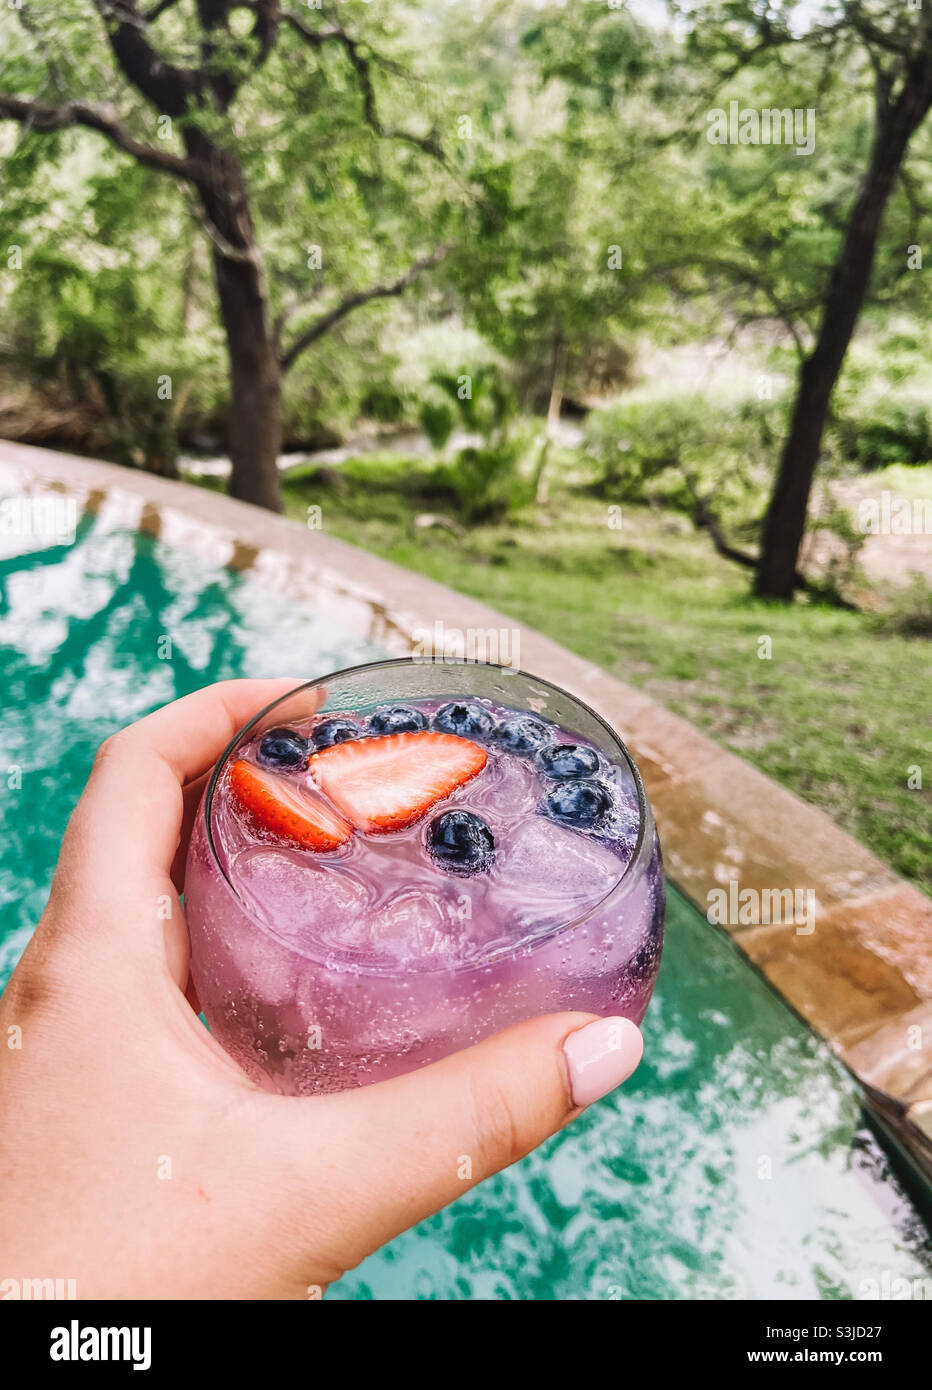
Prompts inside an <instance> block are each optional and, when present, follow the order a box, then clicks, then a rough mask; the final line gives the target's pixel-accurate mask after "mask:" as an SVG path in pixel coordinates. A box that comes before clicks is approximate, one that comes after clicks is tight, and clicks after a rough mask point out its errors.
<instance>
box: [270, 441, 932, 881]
mask: <svg viewBox="0 0 932 1390" xmlns="http://www.w3.org/2000/svg"><path fill="white" fill-rule="evenodd" d="M426 478H427V474H426V471H425V468H424V466H423V465H418V464H412V463H410V461H407V460H401V459H398V458H393V457H391V456H388V455H386V456H381V455H380V456H379V457H378V458H372V457H368V458H366V459H365V460H357V461H353V462H352V463H351V464H349V465H347V466H346V468H345V469H343V470H340V473H339V476H336V475H334V474H333V473H331V472H328V474H327V477H326V481H325V482H322V481H321V480H320V479H317V478H315V476H314V470H313V469H312V468H309V467H308V468H304V469H299V470H295V471H294V472H292V473H291V474H289V476H288V478H287V481H286V505H287V508H288V511H289V513H290V514H291V515H293V516H297V517H300V518H302V519H304V517H305V516H306V508H307V506H308V505H310V504H317V505H319V506H320V507H321V509H322V521H323V527H324V529H325V530H326V531H328V532H329V533H331V534H332V535H335V536H339V537H341V538H342V539H344V540H349V541H352V542H354V543H355V544H356V545H359V546H362V547H364V548H365V549H367V550H371V551H373V552H375V553H377V554H380V555H384V556H386V557H387V558H388V559H391V560H394V561H396V563H398V564H400V565H404V566H406V567H407V568H409V569H412V570H417V571H418V572H420V573H422V574H426V575H428V576H430V577H431V578H433V579H437V580H440V581H442V582H443V583H445V584H449V585H450V586H452V587H453V588H456V589H459V590H461V591H462V592H464V593H468V594H473V595H475V597H477V598H480V599H483V600H484V601H486V602H487V603H489V604H491V605H492V606H493V607H495V608H499V609H501V610H502V611H504V612H505V613H507V614H511V615H513V616H514V617H515V618H517V619H519V620H521V621H523V622H526V623H527V624H529V625H530V626H532V627H535V628H537V629H538V630H540V631H541V632H544V633H546V634H547V635H548V636H550V637H553V638H554V639H555V640H556V641H558V642H561V643H563V644H564V645H565V646H567V647H570V648H572V649H573V650H574V651H576V652H579V653H580V654H581V655H582V656H584V657H586V658H588V659H589V660H591V661H594V662H597V663H598V664H599V665H600V666H602V667H603V668H604V669H606V670H608V671H611V672H612V673H613V674H614V675H617V676H618V677H619V678H621V679H622V680H625V681H628V682H630V683H631V684H632V685H636V686H640V687H641V688H643V689H644V690H646V691H648V692H649V693H650V694H651V695H653V696H654V697H655V698H656V699H658V700H659V701H660V702H661V703H663V704H664V705H666V706H667V707H668V708H669V709H672V710H675V711H676V712H677V713H678V714H681V715H684V716H685V717H686V718H687V719H689V720H690V721H691V722H692V723H693V724H695V725H696V727H697V728H699V729H701V730H702V731H703V732H704V733H706V734H708V735H709V736H710V737H711V738H714V739H716V740H717V741H718V742H719V743H721V744H722V745H723V746H724V747H727V748H730V749H732V750H733V751H734V752H736V753H738V754H740V755H741V756H742V757H744V758H746V759H747V760H748V761H749V762H751V763H753V764H754V765H755V766H756V767H759V768H760V769H761V770H762V771H763V772H766V773H767V774H768V775H769V776H771V777H773V778H775V779H776V780H777V781H778V782H782V783H783V784H784V785H785V786H787V787H789V788H791V789H792V790H793V791H794V792H796V793H797V794H798V795H799V796H801V797H804V798H805V799H806V800H807V801H810V802H812V803H813V804H814V805H816V806H820V807H821V808H822V809H823V810H824V811H826V812H828V814H829V815H831V816H832V817H833V818H834V819H835V820H836V821H837V822H838V823H839V824H840V825H842V826H843V827H844V828H845V829H846V830H847V831H849V832H850V834H852V835H854V836H855V837H856V838H858V839H859V840H861V841H862V842H863V843H864V844H866V845H868V846H869V847H870V848H871V849H872V850H874V851H875V853H877V854H878V855H880V856H881V857H882V858H883V859H885V860H886V861H887V862H888V863H890V864H891V865H892V866H893V867H894V868H895V869H897V870H898V871H899V872H900V873H901V874H903V875H905V876H906V877H907V878H910V879H912V880H913V881H914V882H915V883H917V884H918V885H919V886H921V887H922V888H924V889H925V890H926V891H927V892H932V812H930V799H929V791H928V785H929V783H930V781H932V733H930V726H929V723H928V706H929V672H930V661H929V642H928V639H927V638H923V637H906V636H902V635H900V634H899V633H897V632H895V631H893V630H890V629H886V628H885V627H884V626H883V625H882V624H881V623H879V622H878V621H877V619H875V618H873V617H867V616H862V615H860V614H857V613H851V612H845V611H842V610H839V609H832V608H828V607H816V606H813V605H810V604H808V603H802V602H799V603H797V604H795V605H794V606H793V607H792V608H789V609H787V608H784V607H781V606H771V605H768V604H764V603H761V602H759V601H755V600H753V599H751V598H749V596H748V579H747V575H746V574H745V573H744V572H742V571H741V570H739V569H736V568H735V567H734V566H732V565H730V564H728V563H727V562H725V561H723V560H721V559H720V558H719V557H718V556H717V555H716V554H715V552H714V551H713V550H712V548H711V545H710V544H709V543H708V542H707V540H706V539H705V537H704V536H701V535H697V534H696V533H694V532H693V531H692V529H691V527H690V526H689V525H688V523H686V522H685V521H682V520H681V519H680V518H678V517H675V516H671V515H669V514H665V513H662V512H655V511H651V510H650V509H648V508H639V507H625V508H624V511H623V514H622V526H621V529H620V530H616V529H612V528H610V527H609V525H608V509H607V507H606V506H605V504H604V503H601V502H598V501H596V500H594V499H591V498H588V497H586V496H583V495H580V494H579V493H573V494H562V495H560V494H556V495H554V496H553V497H552V498H551V501H550V503H549V505H548V506H547V507H546V508H545V509H543V510H540V509H533V508H529V509H527V510H526V511H525V512H523V513H521V514H519V515H518V516H517V517H515V518H513V519H511V520H509V521H507V522H504V523H502V524H500V525H494V526H479V527H475V528H473V529H472V530H470V531H468V532H467V533H466V534H465V535H464V536H463V538H462V539H461V540H460V539H455V538H454V537H452V536H451V535H450V534H449V533H448V532H446V531H442V530H437V529H431V530H416V529H415V527H414V525H413V519H414V517H415V516H416V515H417V513H418V512H423V511H442V510H443V507H442V504H441V503H440V502H439V501H437V500H432V499H431V498H430V495H429V491H425V480H426ZM761 637H769V638H770V639H771V648H772V656H771V658H770V659H769V660H765V659H761V657H760V656H759V655H758V652H759V649H760V642H759V639H760V638H761ZM916 765H918V766H919V767H920V768H921V769H922V772H923V777H924V780H925V783H926V789H924V790H921V789H915V790H913V789H910V787H909V786H908V785H907V779H908V778H909V775H910V771H909V770H910V768H911V767H915V766H916Z"/></svg>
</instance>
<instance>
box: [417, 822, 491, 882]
mask: <svg viewBox="0 0 932 1390" xmlns="http://www.w3.org/2000/svg"><path fill="white" fill-rule="evenodd" d="M427 844H428V848H429V849H430V852H431V854H432V856H433V858H434V860H435V862H436V863H437V865H438V867H439V868H441V869H446V870H448V871H449V872H450V873H454V874H474V873H478V872H479V871H480V870H483V871H485V872H487V871H488V870H489V869H491V867H492V865H493V864H494V863H495V837H494V836H493V834H492V832H491V830H490V829H489V827H488V826H487V825H486V823H485V821H484V820H480V818H479V817H478V816H474V815H473V813H472V811H444V812H443V814H442V815H439V816H437V817H435V819H434V820H432V821H431V823H430V825H429V827H428V830H427Z"/></svg>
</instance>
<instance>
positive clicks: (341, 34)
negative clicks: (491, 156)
mask: <svg viewBox="0 0 932 1390" xmlns="http://www.w3.org/2000/svg"><path fill="white" fill-rule="evenodd" d="M280 17H281V19H282V20H284V22H285V23H286V24H290V25H291V27H292V29H294V30H295V32H296V33H298V34H300V35H301V37H302V39H303V40H304V41H305V43H308V44H310V45H311V47H312V48H321V47H323V45H324V44H325V43H339V44H341V45H342V47H343V48H344V49H345V50H346V56H347V57H348V58H349V61H350V63H351V65H352V67H353V70H354V71H355V73H356V76H357V78H358V79H359V86H360V90H361V91H362V106H363V114H364V115H365V118H366V123H367V124H368V125H369V126H371V128H372V129H373V130H374V131H375V133H376V135H380V136H382V137H383V138H384V139H386V140H401V141H403V142H404V143H405V144H408V145H414V146H415V147H416V148H417V149H420V150H423V151H424V153H425V154H429V155H430V156H431V158H433V159H436V160H437V161H438V162H439V163H440V164H443V165H446V156H445V154H444V152H443V150H442V149H441V147H440V145H439V144H438V142H437V141H436V140H434V139H433V138H432V137H431V136H429V135H415V134H414V133H413V132H412V131H409V130H400V129H398V128H397V127H395V126H386V125H383V124H382V119H381V117H380V116H379V110H378V105H377V103H376V99H375V87H374V86H373V83H372V72H371V70H370V66H369V59H368V58H367V57H366V56H365V54H364V53H363V51H362V45H361V44H360V42H359V40H358V39H354V38H353V37H352V35H350V34H348V33H347V32H346V30H345V29H343V28H342V27H341V26H340V25H331V26H329V27H328V28H326V29H312V28H311V26H310V25H309V24H306V23H305V21H304V20H303V19H302V18H301V16H300V15H296V14H293V13H292V12H291V11H290V10H282V11H281V12H280Z"/></svg>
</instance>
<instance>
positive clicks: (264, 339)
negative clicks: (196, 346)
mask: <svg viewBox="0 0 932 1390" xmlns="http://www.w3.org/2000/svg"><path fill="white" fill-rule="evenodd" d="M186 142H187V144H188V149H189V152H190V153H191V154H193V155H196V156H197V157H198V158H200V159H202V160H204V161H205V163H208V164H209V165H210V166H211V168H212V172H213V177H212V181H211V183H210V185H208V186H205V187H202V188H201V190H200V192H201V202H202V204H203V207H204V211H205V213H206V215H207V219H208V223H209V230H210V231H211V235H212V239H213V248H212V251H213V264H214V279H215V280H216V284H217V295H218V298H219V301H220V317H221V319H222V321H223V327H224V331H225V333H226V339H227V348H228V350H229V355H230V424H229V451H230V460H231V462H232V465H233V472H232V476H231V479H230V495H231V496H232V497H238V498H239V499H240V500H241V501H243V502H253V503H255V504H256V506H259V507H266V508H267V509H268V510H269V511H273V512H280V511H281V510H282V496H281V486H280V482H279V475H278V455H279V453H280V452H281V439H282V420H281V366H280V363H279V360H278V351H277V349H276V346H275V342H274V339H273V335H272V331H271V326H270V323H269V312H268V301H267V299H266V295H265V287H264V285H263V281H262V272H261V266H260V257H259V249H258V246H257V244H256V239H255V234H254V230H253V224H252V217H251V214H250V211H249V202H248V199H247V195H246V184H245V180H244V178H243V172H242V169H241V168H240V165H239V162H238V160H237V159H236V158H235V157H234V156H233V155H231V154H230V152H229V151H228V150H223V149H220V148H219V147H218V146H216V145H214V144H213V142H212V141H210V140H208V138H207V137H206V136H205V135H204V134H203V133H202V132H201V131H199V130H197V129H196V128H192V129H190V130H189V131H188V133H187V137H186Z"/></svg>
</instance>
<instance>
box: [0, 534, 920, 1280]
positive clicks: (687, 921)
mask: <svg viewBox="0 0 932 1390" xmlns="http://www.w3.org/2000/svg"><path fill="white" fill-rule="evenodd" d="M5 539H6V541H7V548H8V550H9V549H10V548H15V547H14V545H13V543H11V542H10V538H9V537H6V538H5ZM23 549H24V550H26V553H23V554H13V555H8V558H6V559H5V560H0V669H2V671H3V708H2V715H0V770H2V771H5V770H6V769H9V768H11V767H20V768H21V769H22V790H21V791H18V792H13V791H12V790H6V791H5V793H4V795H3V797H2V798H0V831H2V836H3V840H2V843H3V845H4V854H3V856H2V864H0V913H2V917H0V986H2V985H3V984H4V983H5V982H6V979H7V978H8V976H9V973H10V971H11V970H12V968H13V966H14V964H15V962H16V960H17V959H18V957H19V954H20V952H21V951H22V949H23V947H24V946H25V944H26V941H27V940H28V938H29V934H30V932H31V931H32V928H33V927H34V925H35V922H36V920H37V918H38V916H39V914H40V913H41V910H42V907H43V904H44V901H45V896H46V893H47V891H48V885H49V881H50V878H51V874H52V871H53V868H54V864H55V858H56V855H57V851H58V844H59V840H60V838H61V834H62V830H63V828H64V825H65V822H66V820H67V817H68V814H69V812H70V810H71V808H72V806H73V805H74V802H75V800H76V799H77V797H78V795H79V794H80V791H81V787H82V786H83V783H84V780H85V778H86V776H87V772H88V769H89V767H90V763H91V760H92V758H93V754H94V751H95V749H96V747H97V745H98V744H99V743H100V741H101V740H102V739H103V738H105V737H106V736H107V735H108V734H109V733H111V732H113V730H114V729H116V728H119V727H120V726H121V725H123V724H125V723H126V722H127V721H129V720H131V719H135V718H137V717H139V716H140V715H142V714H144V713H146V712H147V711H149V710H151V709H153V708H155V707H156V706H158V705H160V704H162V703H164V702H165V701H167V700H171V699H174V698H176V697H177V696H179V695H182V694H185V693H186V692H187V691H189V690H192V689H196V688H197V687H199V686H201V685H204V684H207V683H208V682H210V681H213V680H219V679H223V678H225V677H227V676H235V675H278V674H281V673H282V671H283V670H284V671H286V672H287V673H288V674H302V673H306V674H307V676H308V677H310V676H316V675H321V674H323V673H325V672H326V671H328V670H332V669H335V668H338V667H340V666H345V665H348V664H351V663H352V662H356V661H362V660H367V659H372V658H375V657H376V656H379V655H383V654H384V653H383V652H382V651H380V650H379V648H378V647H376V646H375V645H373V643H372V642H371V641H370V640H368V639H367V638H366V637H364V636H356V635H354V633H353V632H352V631H348V630H347V628H346V624H345V621H344V618H345V610H344V609H342V608H341V605H340V603H339V601H338V600H337V599H336V598H333V597H332V596H331V597H328V596H327V593H326V591H322V593H321V595H320V596H319V597H318V599H317V601H316V602H313V603H312V602H310V601H308V602H304V603H301V602H297V601H295V600H291V599H286V598H283V597H282V596H281V594H278V593H276V592H274V591H273V590H271V589H269V588H266V587H265V586H264V585H263V584H262V583H260V582H258V581H256V580H254V579H251V578H248V577H244V576H241V575H237V574H234V573H232V572H230V571H228V570H225V569H223V568H222V567H220V566H219V565H218V564H217V563H215V562H209V561H207V560H203V559H198V558H196V557H195V556H194V555H192V554H191V553H189V552H187V551H180V550H177V549H173V548H171V547H170V546H168V545H166V544H164V543H163V542H161V541H158V540H153V539H151V538H149V537H145V536H139V535H137V534H135V533H131V532H128V531H121V530H110V529H108V528H107V527H106V525H104V524H103V523H102V522H100V521H98V520H95V519H93V518H85V519H84V520H83V521H82V522H81V523H80V525H79V527H78V532H77V535H76V537H75V541H74V543H73V544H63V545H59V546H48V547H45V548H42V547H34V548H32V549H27V548H26V547H25V546H24V547H23ZM166 638H168V639H170V648H169V646H168V644H167V643H166V640H165V639H166ZM166 653H169V654H168V655H166ZM4 782H5V779H4ZM0 785H4V783H0ZM645 1037H646V1054H645V1060H644V1062H643V1064H642V1066H641V1068H640V1069H639V1071H638V1072H637V1074H636V1075H635V1077H634V1078H633V1079H632V1081H631V1082H629V1083H628V1085H627V1086H626V1087H625V1088H624V1090H623V1091H622V1092H620V1093H618V1094H616V1095H615V1096H613V1097H610V1098H608V1099H606V1100H605V1101H603V1102H601V1103H600V1104H598V1105H596V1106H593V1107H592V1109H591V1110H590V1111H589V1112H588V1113H587V1114H586V1115H585V1116H583V1118H582V1119H581V1120H580V1121H579V1122H578V1123H577V1124H576V1125H575V1126H574V1127H573V1128H572V1129H570V1130H567V1131H565V1132H564V1133H562V1134H560V1135H558V1136H557V1137H556V1138H555V1139H553V1140H551V1141H550V1142H549V1143H548V1144H547V1145H545V1146H544V1147H543V1148H542V1149H541V1150H539V1151H538V1152H537V1153H535V1154H532V1155H531V1156H530V1157H529V1158H527V1159H525V1160H524V1161H523V1162H522V1163H521V1164H519V1165H517V1166H516V1167H515V1168H513V1169H511V1170H509V1172H508V1173H506V1174H504V1175H501V1176H500V1177H498V1178H495V1179H493V1180H492V1181H490V1182H488V1183H486V1184H484V1185H483V1186H482V1187H481V1188H479V1189H477V1190H476V1191H475V1192H473V1193H471V1194H469V1195H467V1196H465V1197H464V1198H462V1199H461V1200H460V1201H459V1202H457V1203H455V1204H454V1205H453V1206H452V1207H450V1208H448V1209H447V1210H446V1211H445V1212H443V1213H441V1214H440V1215H438V1216H436V1217H434V1218H433V1219H432V1220H430V1221H427V1222H424V1223H423V1224H422V1225H421V1226H419V1227H417V1228H416V1229H415V1230H413V1231H410V1232H408V1233H407V1234H405V1235H403V1236H401V1237H400V1238H399V1239H397V1240H396V1241H394V1242H393V1243H392V1244H391V1245H390V1246H388V1247H386V1249H384V1250H382V1251H380V1252H379V1253H378V1254H376V1255H374V1256H373V1257H371V1258H370V1259H369V1260H367V1261H366V1262H365V1263H364V1264H363V1265H362V1266H360V1268H359V1269H358V1270H356V1271H355V1272H353V1273H352V1274H350V1275H348V1276H347V1277H346V1278H345V1279H344V1280H343V1281H342V1283H341V1284H339V1285H338V1286H336V1288H334V1290H333V1291H332V1293H331V1294H330V1297H333V1298H388V1297H394V1298H519V1299H540V1298H581V1299H619V1298H664V1299H672V1298H763V1297H776V1298H809V1297H823V1298H857V1297H858V1296H860V1295H862V1294H863V1292H864V1290H865V1289H866V1287H867V1285H866V1284H864V1285H863V1286H862V1281H870V1280H876V1281H880V1279H881V1278H882V1276H883V1274H884V1273H885V1272H886V1275H887V1279H888V1281H889V1280H890V1279H895V1278H907V1279H922V1278H928V1279H932V1252H930V1247H929V1244H928V1242H927V1237H926V1236H925V1234H924V1230H923V1227H922V1223H921V1221H920V1219H919V1217H918V1215H917V1214H916V1212H915V1211H914V1209H913V1208H912V1206H911V1205H910V1203H909V1201H908V1199H907V1198H906V1196H905V1195H904V1193H903V1192H902V1190H901V1189H900V1187H899V1185H898V1183H897V1181H896V1179H895V1178H894V1176H893V1175H892V1174H891V1172H890V1169H889V1165H888V1163H887V1160H886V1157H885V1155H884V1153H883V1151H882V1150H881V1149H880V1148H879V1147H878V1145H877V1143H876V1141H875V1140H874V1138H873V1136H872V1133H871V1131H870V1130H869V1129H868V1128H867V1127H866V1126H865V1124H864V1122H863V1117H862V1114H861V1110H860V1105H859V1100H858V1095H857V1092H856V1090H855V1088H854V1086H853V1085H852V1083H851V1081H850V1079H849V1078H848V1077H847V1075H846V1074H845V1073H844V1072H843V1070H842V1069H841V1068H840V1067H839V1066H838V1065H837V1064H836V1063H835V1062H834V1060H833V1059H832V1057H831V1055H830V1054H829V1052H828V1050H827V1049H826V1048H825V1047H824V1046H823V1045H822V1044H821V1043H820V1042H818V1041H817V1040H816V1039H815V1038H813V1036H812V1035H811V1034H810V1033H808V1031H807V1030H806V1029H804V1028H803V1027H802V1026H801V1025H800V1023H799V1022H798V1020H796V1019H795V1017H794V1016H793V1015H791V1014H790V1013H789V1011H788V1010H787V1009H786V1008H784V1006H783V1005H782V1004H781V1003H780V1002H779V1001H778V1000H777V999H776V997H775V996H774V995H772V994H771V993H770V991H769V990H768V989H767V988H766V987H765V986H764V985H763V984H762V982H761V981H760V980H759V979H758V978H757V977H756V976H755V975H754V974H753V973H752V972H751V971H750V970H749V968H748V967H747V965H746V964H745V963H744V962H743V961H742V959H741V958H740V957H739V956H738V954H737V952H736V951H735V950H734V949H733V947H732V946H731V944H730V943H729V942H728V941H727V940H725V939H724V938H723V937H721V936H719V935H718V934H717V933H716V932H715V931H713V930H711V929H710V928H709V926H708V925H707V923H706V922H705V920H704V919H703V918H702V917H701V916H700V915H699V914H698V913H696V912H695V911H694V910H693V909H692V908H691V907H690V906H689V905H688V904H687V903H685V902H684V900H683V899H681V898H680V897H678V895H676V894H675V893H673V894H671V901H670V911H669V921H668V938H667V947H666V951H665V954H664V962H663V967H662V970H661V974H660V981H659V984H658V988H657V992H656V994H655V997H654V1002H653V1003H652V1005H651V1008H650V1011H649V1013H648V1016H647V1019H646V1021H645ZM926 1289H927V1291H928V1293H929V1294H932V1284H929V1285H927V1286H926Z"/></svg>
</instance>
